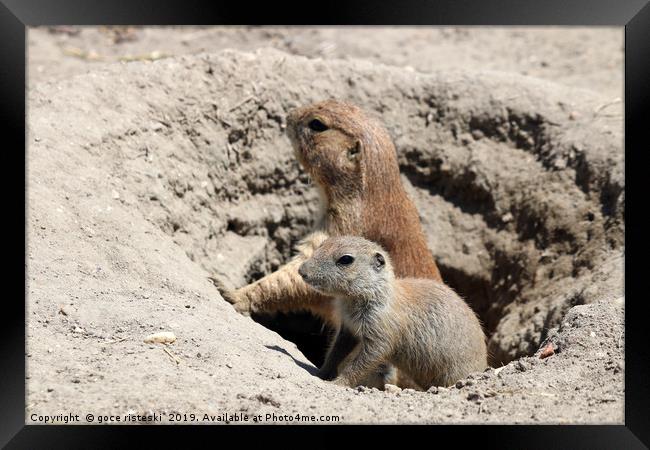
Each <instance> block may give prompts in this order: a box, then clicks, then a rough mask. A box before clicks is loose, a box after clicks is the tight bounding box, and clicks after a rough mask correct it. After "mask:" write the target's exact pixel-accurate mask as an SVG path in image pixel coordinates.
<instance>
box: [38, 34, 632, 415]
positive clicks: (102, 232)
mask: <svg viewBox="0 0 650 450" xmlns="http://www.w3.org/2000/svg"><path fill="white" fill-rule="evenodd" d="M345 31H346V32H345V33H342V32H341V30H337V29H328V28H319V29H308V28H299V29H286V28H271V29H257V28H253V29H249V28H228V29H209V28H184V29H172V30H163V29H160V28H154V29H133V30H129V29H102V30H97V29H87V28H84V29H81V30H78V29H57V30H54V31H51V30H50V31H48V30H45V29H37V30H30V32H29V37H28V39H29V92H28V133H29V135H28V305H27V335H28V342H27V369H28V371H27V372H28V380H27V419H28V421H30V422H32V421H33V422H43V421H44V417H43V416H46V415H56V414H61V413H65V412H71V411H72V412H75V413H79V414H82V419H83V416H85V415H86V414H88V413H93V414H95V415H98V414H120V415H124V414H127V413H134V414H143V413H158V414H163V421H169V420H170V419H173V418H177V417H178V416H176V415H172V416H170V414H176V413H180V414H181V415H182V414H194V416H193V417H192V416H187V418H188V419H189V420H192V419H195V420H196V421H197V422H198V423H215V422H216V423H219V422H221V420H218V419H220V418H221V419H223V414H245V415H247V416H249V417H251V418H252V417H253V416H256V415H260V414H261V415H262V418H263V421H266V422H280V423H284V422H291V423H296V422H297V420H298V419H296V415H299V416H309V417H311V416H315V417H316V419H315V420H314V421H316V422H330V421H331V419H330V420H328V419H327V418H325V417H321V416H325V415H336V416H338V417H339V420H340V421H341V422H344V423H359V422H381V423H397V422H400V423H442V422H445V423H447V422H451V423H540V422H541V423H622V422H623V400H624V385H623V372H624V362H623V361H624V360H623V354H624V352H623V349H624V341H625V336H624V328H623V315H624V298H623V255H624V240H623V236H624V221H623V215H624V178H623V163H624V160H623V151H622V113H621V111H622V108H621V107H622V105H621V102H620V99H619V100H617V97H620V96H621V89H622V86H621V80H622V67H621V62H622V30H616V29H602V28H599V29H592V30H587V29H575V28H572V29H568V30H567V29H535V30H533V31H526V30H524V29H496V30H490V29H484V28H474V29H453V28H447V29H440V28H434V29H427V28H414V29H388V30H384V31H381V30H373V34H368V33H367V31H365V30H360V29H352V30H345ZM267 47H275V49H271V48H267ZM226 48H234V49H236V50H224V49H226ZM260 48H262V49H260ZM257 49H260V50H257ZM205 51H207V52H208V53H199V52H205ZM175 55H184V56H175ZM330 96H334V97H340V98H347V99H349V100H351V101H354V102H355V103H358V104H359V105H361V106H362V107H364V108H366V109H368V110H369V111H372V112H373V114H375V115H377V116H378V117H379V118H380V119H381V120H382V122H383V123H385V124H386V126H387V128H388V130H389V132H390V133H391V135H392V136H393V138H394V140H395V143H396V146H397V149H398V155H399V160H400V165H401V168H402V173H403V179H404V183H405V184H406V186H407V188H408V190H409V192H410V194H411V195H412V196H413V198H414V199H415V201H416V204H417V206H418V209H419V210H420V213H421V218H422V222H423V225H424V227H425V230H426V232H427V236H428V239H429V245H430V247H431V249H432V251H433V253H434V255H435V256H436V259H437V260H438V261H439V264H440V267H441V271H442V273H443V277H444V278H445V280H447V282H448V283H449V284H450V285H452V286H453V287H454V288H456V289H457V290H458V291H459V292H460V293H461V294H463V295H464V296H465V298H466V299H467V301H468V302H469V303H470V304H471V305H472V306H473V307H474V309H475V310H476V311H477V312H478V313H479V315H480V316H481V318H482V319H483V321H484V323H485V326H486V330H487V332H488V335H489V346H490V351H491V353H492V359H491V364H492V365H493V367H495V368H492V369H488V370H487V371H485V372H483V373H477V374H472V375H471V376H470V377H468V379H466V380H461V381H460V382H459V383H458V384H457V385H456V386H453V387H451V388H441V389H433V390H432V391H431V392H412V391H409V390H404V391H397V392H393V391H390V392H381V391H376V390H368V389H363V388H360V389H343V388H338V387H336V386H332V385H331V384H329V383H326V382H323V381H321V380H319V379H318V378H316V377H315V376H314V371H315V367H314V364H313V362H314V361H316V360H317V359H318V358H315V357H313V356H312V355H309V356H310V358H311V361H310V360H309V359H308V358H307V357H305V355H304V354H303V353H302V352H301V351H300V350H299V349H298V348H297V347H296V345H295V344H294V343H292V342H290V341H287V340H285V339H283V338H282V337H281V336H279V335H278V334H277V333H275V332H273V331H271V330H269V329H268V328H265V327H264V326H262V325H260V324H259V323H256V322H255V321H253V320H251V319H250V318H245V317H242V316H239V315H238V314H236V313H235V312H234V311H233V309H232V307H231V306H230V305H228V304H227V303H226V302H224V301H223V300H222V299H221V297H220V295H219V293H218V292H217V291H216V289H215V288H214V286H212V284H211V283H210V282H209V281H208V276H218V277H221V278H223V279H225V280H227V281H228V282H229V283H231V284H233V285H241V284H244V283H246V282H249V281H252V280H254V279H256V278H259V277H260V276H262V275H263V274H265V273H268V272H270V271H272V270H274V269H275V268H277V267H278V266H279V265H280V264H282V263H283V262H284V261H286V260H287V259H288V258H289V257H290V255H291V251H292V246H293V244H295V242H296V241H297V240H298V239H299V238H300V237H301V236H302V235H304V234H305V233H306V232H308V230H309V229H310V227H311V226H312V225H313V214H314V212H315V210H316V195H315V192H314V191H313V188H312V186H311V184H310V182H309V180H308V179H307V177H306V175H305V174H304V173H303V172H302V170H301V169H300V167H299V166H298V164H297V163H296V161H295V160H294V158H293V155H292V152H291V149H290V146H289V142H288V139H287V137H286V136H285V134H284V131H283V130H284V125H285V118H286V113H287V111H288V110H289V109H291V108H292V107H295V106H298V105H302V104H305V103H308V102H311V101H315V100H318V99H322V98H326V97H330ZM285 319H286V318H285ZM269 320H270V322H271V323H272V322H273V319H267V321H269ZM156 331H172V332H174V333H175V335H176V336H177V340H176V342H175V343H173V344H170V345H168V346H162V345H160V344H146V343H144V342H143V339H144V337H145V336H146V335H148V334H150V333H153V332H156ZM299 343H300V342H299ZM549 345H550V346H552V347H553V349H554V355H552V356H550V357H547V358H544V359H541V358H540V357H539V356H540V351H541V350H540V349H542V348H548V347H549ZM502 364H505V365H503V366H502ZM32 414H36V416H35V418H34V419H33V420H32V419H31V417H32V416H31V415H32ZM204 414H208V415H209V416H214V417H208V418H207V419H206V418H205V416H204ZM267 415H268V416H267ZM39 416H40V417H39ZM289 417H291V418H292V419H291V420H289ZM181 418H186V417H185V416H181ZM251 420H252V419H251ZM314 421H312V422H314Z"/></svg>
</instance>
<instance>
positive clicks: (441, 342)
mask: <svg viewBox="0 0 650 450" xmlns="http://www.w3.org/2000/svg"><path fill="white" fill-rule="evenodd" d="M298 272H299V274H300V275H301V276H302V278H303V280H304V281H305V282H306V283H307V284H308V285H309V286H311V287H312V288H313V289H315V290H317V291H319V292H321V293H323V294H325V295H328V296H332V297H334V298H335V307H336V308H337V311H338V313H339V314H340V318H341V327H343V328H345V329H346V330H349V331H350V332H351V333H352V334H353V335H354V336H355V337H356V338H357V339H358V340H359V342H360V348H359V351H358V353H357V354H356V355H355V356H354V357H353V358H352V360H351V361H350V362H349V363H348V364H346V365H345V366H344V367H342V369H341V371H340V373H339V375H338V377H336V378H335V379H334V382H335V383H337V384H340V385H344V386H350V387H354V386H357V385H358V384H359V383H360V382H362V381H363V380H364V379H366V378H367V377H368V376H369V375H371V374H372V373H374V372H376V371H377V368H378V367H379V366H380V365H381V364H386V363H390V364H392V365H394V366H395V367H397V368H398V369H399V370H400V371H403V372H404V373H405V374H406V375H408V376H409V377H410V378H411V379H412V380H413V381H415V382H416V383H417V384H418V385H419V386H420V387H422V388H423V389H427V388H429V387H430V386H449V385H451V384H453V383H455V382H456V381H458V380H459V379H461V378H464V377H465V376H467V375H468V374H470V373H472V372H479V371H482V370H484V369H485V368H486V367H487V351H486V345H485V335H484V334H483V330H482V328H481V324H480V323H479V320H478V318H477V317H476V314H475V313H474V312H473V311H472V309H471V308H470V307H469V306H468V305H467V304H466V303H465V302H464V301H463V300H462V299H461V298H460V297H459V296H458V295H457V294H456V293H455V292H454V291H453V290H452V289H451V288H449V287H447V286H446V285H445V284H443V283H440V282H438V281H434V280H430V279H417V278H395V275H394V273H393V267H392V264H391V260H390V257H389V255H388V252H386V251H385V250H384V249H383V248H382V247H381V246H379V245H378V244H376V243H373V242H370V241H368V240H366V239H363V238H360V237H356V236H338V237H331V238H329V239H327V240H325V241H324V242H323V243H322V244H321V245H320V247H318V248H317V249H316V250H315V251H314V252H313V254H312V256H311V258H309V259H308V260H307V261H305V262H304V263H303V264H302V265H301V266H300V267H299V269H298ZM339 335H341V333H339ZM338 346H339V337H338V336H337V338H336V340H335V342H334V345H333V347H332V349H331V350H330V352H329V356H328V360H327V361H326V362H325V365H324V366H323V369H322V370H324V371H327V370H329V368H331V367H332V366H333V365H334V366H335V365H336V364H337V363H336V361H332V360H335V359H336V358H337V357H339V355H338V352H337V347H338Z"/></svg>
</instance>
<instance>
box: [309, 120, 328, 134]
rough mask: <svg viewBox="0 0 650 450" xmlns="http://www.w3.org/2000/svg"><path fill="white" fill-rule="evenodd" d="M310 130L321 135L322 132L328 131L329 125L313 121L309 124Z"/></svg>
mask: <svg viewBox="0 0 650 450" xmlns="http://www.w3.org/2000/svg"><path fill="white" fill-rule="evenodd" d="M307 126H308V127H309V129H310V130H312V131H315V132H317V133H320V132H321V131H325V130H327V129H328V128H327V125H325V124H324V123H323V122H321V121H320V120H318V119H312V120H311V121H310V122H309V124H307Z"/></svg>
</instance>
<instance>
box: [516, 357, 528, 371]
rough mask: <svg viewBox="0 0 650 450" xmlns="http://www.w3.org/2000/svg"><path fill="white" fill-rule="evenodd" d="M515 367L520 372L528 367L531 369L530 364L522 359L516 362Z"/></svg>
mask: <svg viewBox="0 0 650 450" xmlns="http://www.w3.org/2000/svg"><path fill="white" fill-rule="evenodd" d="M515 368H516V369H517V370H519V371H520V372H525V371H527V370H528V369H530V366H529V365H528V364H527V363H526V362H524V361H523V360H521V359H520V360H519V361H517V363H516V364H515Z"/></svg>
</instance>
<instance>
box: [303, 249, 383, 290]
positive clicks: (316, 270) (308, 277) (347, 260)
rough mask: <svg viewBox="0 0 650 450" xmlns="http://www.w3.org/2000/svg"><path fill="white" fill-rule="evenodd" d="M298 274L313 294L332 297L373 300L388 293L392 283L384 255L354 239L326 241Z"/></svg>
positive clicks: (378, 250)
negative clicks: (379, 294)
mask: <svg viewBox="0 0 650 450" xmlns="http://www.w3.org/2000/svg"><path fill="white" fill-rule="evenodd" d="M298 273H299V274H300V276H301V277H302V278H303V280H304V281H305V282H306V283H307V284H308V285H309V286H311V287H312V288H314V289H315V290H317V291H319V292H321V293H323V294H325V295H329V296H335V297H353V298H371V297H377V294H378V293H382V292H384V293H385V292H387V289H390V286H391V285H392V282H393V279H394V275H393V268H392V266H391V262H390V258H389V256H388V253H387V252H386V251H385V250H384V249H383V248H382V247H381V246H380V245H378V244H375V243H374V242H371V241H368V240H366V239H363V238H361V237H356V236H337V237H331V238H329V239H327V240H326V241H325V242H323V243H322V244H321V245H320V247H318V248H317V249H316V250H315V251H314V254H313V255H312V256H311V258H309V259H308V260H307V261H305V262H304V263H302V265H301V266H300V268H299V269H298Z"/></svg>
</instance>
